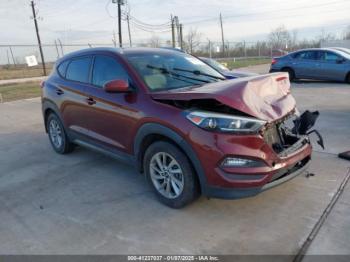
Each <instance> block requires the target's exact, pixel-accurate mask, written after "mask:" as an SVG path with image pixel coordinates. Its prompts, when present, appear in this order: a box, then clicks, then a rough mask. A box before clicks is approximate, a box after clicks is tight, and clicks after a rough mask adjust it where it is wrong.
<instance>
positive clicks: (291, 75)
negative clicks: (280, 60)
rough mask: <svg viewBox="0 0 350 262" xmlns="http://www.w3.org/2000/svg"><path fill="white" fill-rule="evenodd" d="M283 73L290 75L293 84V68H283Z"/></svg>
mask: <svg viewBox="0 0 350 262" xmlns="http://www.w3.org/2000/svg"><path fill="white" fill-rule="evenodd" d="M282 72H286V73H288V76H289V81H291V82H293V81H294V80H295V73H294V70H293V69H291V68H283V69H282Z"/></svg>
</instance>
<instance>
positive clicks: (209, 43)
mask: <svg viewBox="0 0 350 262" xmlns="http://www.w3.org/2000/svg"><path fill="white" fill-rule="evenodd" d="M208 48H209V57H210V58H212V54H211V41H210V39H208Z"/></svg>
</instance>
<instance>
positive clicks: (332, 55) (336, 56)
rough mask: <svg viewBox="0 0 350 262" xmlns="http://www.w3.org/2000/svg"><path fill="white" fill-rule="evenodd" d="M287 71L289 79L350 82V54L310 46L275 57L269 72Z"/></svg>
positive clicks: (338, 50)
mask: <svg viewBox="0 0 350 262" xmlns="http://www.w3.org/2000/svg"><path fill="white" fill-rule="evenodd" d="M281 71H282V72H288V74H289V78H290V80H291V81H292V80H295V79H316V80H331V81H341V82H344V81H345V82H347V83H350V54H348V53H347V52H344V51H343V50H341V49H338V48H337V49H336V48H312V49H303V50H299V51H296V52H292V53H289V54H287V55H284V56H280V57H275V58H273V59H272V62H271V68H270V73H271V72H281Z"/></svg>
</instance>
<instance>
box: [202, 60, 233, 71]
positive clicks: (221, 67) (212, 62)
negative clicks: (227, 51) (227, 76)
mask: <svg viewBox="0 0 350 262" xmlns="http://www.w3.org/2000/svg"><path fill="white" fill-rule="evenodd" d="M202 59H203V61H204V62H206V63H207V64H208V65H210V66H211V67H213V68H215V69H216V70H218V71H219V72H220V71H230V70H229V69H228V68H227V67H225V66H224V65H223V64H220V63H219V62H217V61H215V60H214V59H210V58H202Z"/></svg>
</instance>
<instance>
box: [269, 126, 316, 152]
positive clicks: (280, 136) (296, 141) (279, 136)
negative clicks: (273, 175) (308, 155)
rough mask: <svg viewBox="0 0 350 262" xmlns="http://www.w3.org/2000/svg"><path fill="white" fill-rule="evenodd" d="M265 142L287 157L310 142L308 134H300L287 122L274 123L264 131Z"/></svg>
mask: <svg viewBox="0 0 350 262" xmlns="http://www.w3.org/2000/svg"><path fill="white" fill-rule="evenodd" d="M263 137H264V140H265V142H266V143H267V144H268V145H269V146H270V147H271V148H272V149H273V150H274V151H275V152H276V153H277V154H278V155H279V156H280V157H285V156H287V155H289V154H291V153H293V152H295V151H296V150H298V149H300V148H301V147H303V146H304V145H305V144H306V143H308V142H309V140H308V137H307V136H298V135H296V134H293V133H292V132H291V131H290V128H288V127H286V125H285V123H283V122H282V123H278V124H272V125H270V126H268V127H267V128H266V129H265V130H264V131H263Z"/></svg>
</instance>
